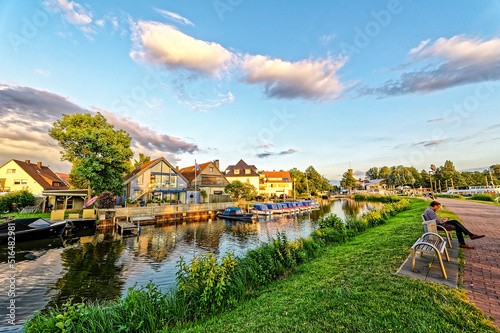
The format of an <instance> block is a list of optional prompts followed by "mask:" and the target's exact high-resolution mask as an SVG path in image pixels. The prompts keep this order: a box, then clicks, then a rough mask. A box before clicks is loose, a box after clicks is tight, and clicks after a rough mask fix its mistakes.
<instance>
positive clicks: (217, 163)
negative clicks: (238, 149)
mask: <svg viewBox="0 0 500 333" xmlns="http://www.w3.org/2000/svg"><path fill="white" fill-rule="evenodd" d="M214 164H215V166H216V167H217V169H219V160H215V161H214Z"/></svg>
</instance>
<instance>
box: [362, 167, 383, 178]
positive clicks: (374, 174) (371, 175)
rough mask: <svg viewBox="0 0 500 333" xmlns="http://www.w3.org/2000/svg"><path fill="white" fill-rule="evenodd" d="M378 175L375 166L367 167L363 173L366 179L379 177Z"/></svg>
mask: <svg viewBox="0 0 500 333" xmlns="http://www.w3.org/2000/svg"><path fill="white" fill-rule="evenodd" d="M378 175H379V173H378V168H377V167H373V168H370V169H368V171H367V172H366V174H365V176H366V177H368V179H380V178H379V176H378Z"/></svg>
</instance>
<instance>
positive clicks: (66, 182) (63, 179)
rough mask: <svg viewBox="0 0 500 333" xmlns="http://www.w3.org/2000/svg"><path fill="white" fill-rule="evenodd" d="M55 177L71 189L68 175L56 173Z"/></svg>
mask: <svg viewBox="0 0 500 333" xmlns="http://www.w3.org/2000/svg"><path fill="white" fill-rule="evenodd" d="M56 176H57V177H59V179H61V180H62V181H63V182H64V183H65V184H66V185H68V186H69V187H71V183H70V182H69V175H68V174H67V173H60V172H56Z"/></svg>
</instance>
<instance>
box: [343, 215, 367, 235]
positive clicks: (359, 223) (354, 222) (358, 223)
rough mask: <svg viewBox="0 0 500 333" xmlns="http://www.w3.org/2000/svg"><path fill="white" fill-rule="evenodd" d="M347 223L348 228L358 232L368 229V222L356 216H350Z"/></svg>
mask: <svg viewBox="0 0 500 333" xmlns="http://www.w3.org/2000/svg"><path fill="white" fill-rule="evenodd" d="M345 223H346V228H347V230H353V231H355V232H358V233H359V232H363V231H365V230H366V229H368V222H366V221H363V220H359V219H357V218H355V217H351V218H348V219H347V220H346V222H345Z"/></svg>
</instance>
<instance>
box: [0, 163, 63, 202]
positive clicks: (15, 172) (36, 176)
mask: <svg viewBox="0 0 500 333" xmlns="http://www.w3.org/2000/svg"><path fill="white" fill-rule="evenodd" d="M69 188H70V187H69V185H68V184H66V183H65V182H64V181H63V180H62V179H61V178H59V177H58V176H57V175H56V174H55V173H54V172H53V171H52V170H50V168H49V167H48V166H45V165H42V162H37V163H31V161H30V160H25V161H19V160H14V159H12V160H10V161H8V162H7V163H5V164H4V165H2V166H1V167H0V191H1V192H9V191H11V192H13V191H20V190H23V189H27V190H29V191H30V192H31V193H32V194H33V195H41V194H42V192H43V191H46V190H69Z"/></svg>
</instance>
